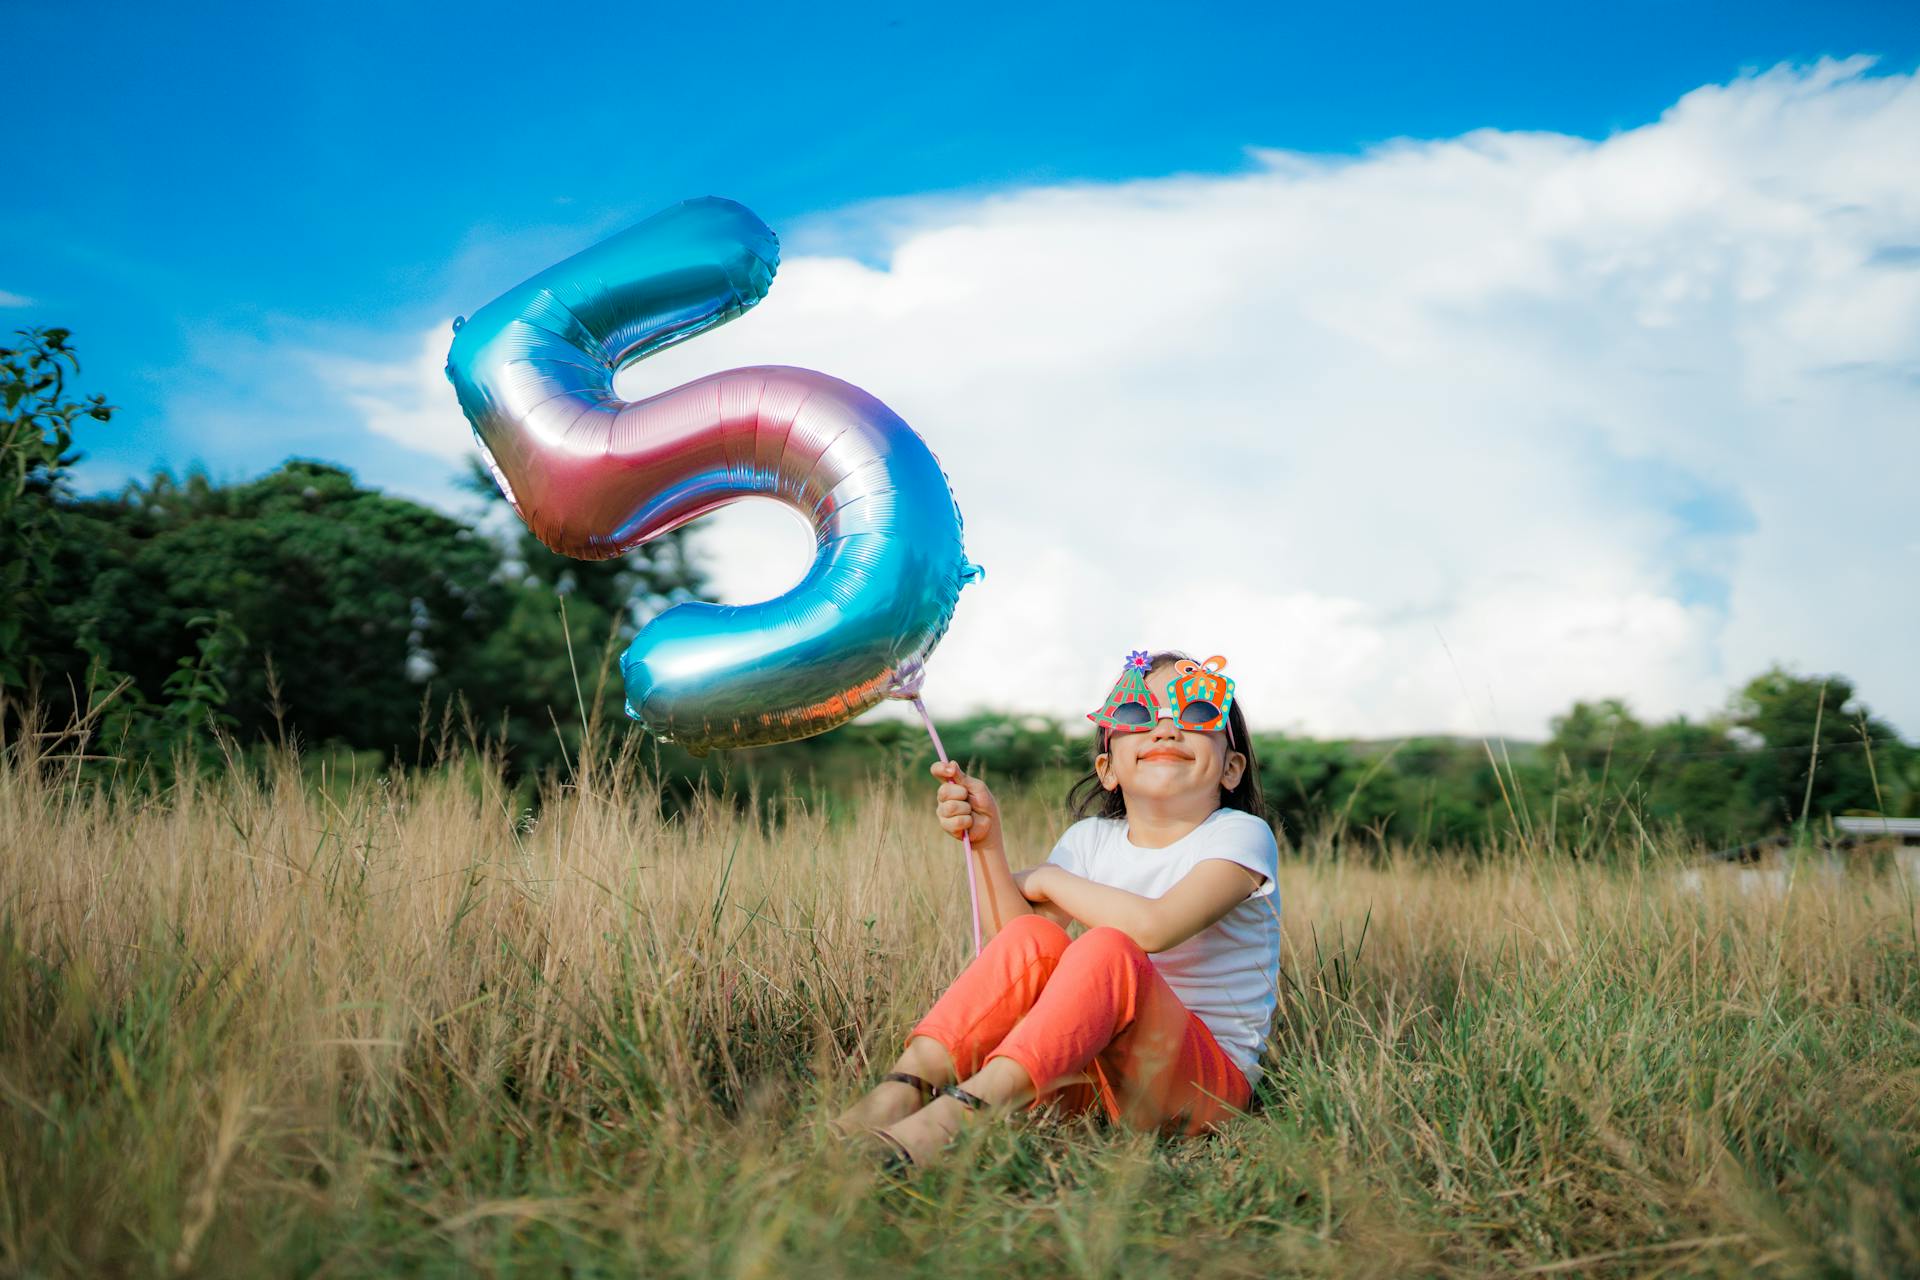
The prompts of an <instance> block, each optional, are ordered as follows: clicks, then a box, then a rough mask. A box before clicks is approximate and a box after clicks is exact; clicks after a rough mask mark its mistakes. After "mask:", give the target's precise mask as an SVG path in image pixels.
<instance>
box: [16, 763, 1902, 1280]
mask: <svg viewBox="0 0 1920 1280" xmlns="http://www.w3.org/2000/svg"><path fill="white" fill-rule="evenodd" d="M619 772H620V771H617V770H614V769H611V768H609V769H605V770H603V771H601V773H600V774H598V775H597V776H595V777H592V778H589V779H587V780H585V781H584V782H582V783H581V784H580V785H578V786H567V787H555V788H553V789H552V790H550V791H549V792H548V793H547V794H546V795H545V796H544V797H543V799H542V803H541V804H540V805H539V807H538V810H537V812H538V815H539V816H538V819H537V820H535V818H534V816H533V814H532V813H531V812H528V811H526V810H520V811H516V810H515V807H514V802H513V800H512V799H510V797H509V793H508V792H507V791H506V790H504V789H503V787H502V786H501V784H500V781H499V779H498V776H497V774H496V773H495V772H494V771H493V770H492V769H491V768H489V767H488V766H487V765H486V764H485V763H484V762H480V761H473V760H468V761H465V762H463V763H459V764H455V765H448V766H444V767H441V768H437V769H432V770H426V771H421V772H416V773H412V774H407V775H404V776H392V777H382V776H371V777H360V778H332V779H329V780H328V784H327V785H326V786H325V787H316V786H313V785H311V784H310V782H309V781H306V780H303V777H302V773H301V770H300V767H299V765H298V764H297V762H295V761H293V760H292V759H290V758H288V757H281V758H279V759H278V760H277V761H275V762H273V763H272V764H270V765H269V767H268V768H267V769H266V770H265V772H264V774H262V773H261V772H259V771H258V770H253V769H239V768H235V769H232V770H230V771H229V772H227V773H225V774H222V775H218V776H212V777H202V778H201V779H199V780H197V781H189V782H186V783H182V784H180V785H177V786H175V787H173V788H171V789H168V790H165V791H160V792H157V793H151V794H141V793H138V792H136V791H134V790H132V789H126V788H121V789H118V790H115V789H113V788H108V789H106V790H104V791H103V790H100V789H97V788H94V787H92V786H87V787H82V786H79V785H77V784H75V783H74V782H73V781H72V779H71V778H69V777H67V776H66V775H65V774H63V773H61V772H60V771H59V770H58V769H56V768H52V767H43V768H41V769H39V770H34V769H29V768H27V767H25V766H24V765H23V764H22V763H21V762H20V760H19V759H17V758H15V759H11V760H9V761H7V762H6V763H5V764H4V766H0V1269H4V1270H5V1271H6V1272H7V1273H9V1274H20V1275H98V1274H130V1275H165V1274H200V1275H228V1274H233V1275H262V1274H278V1275H295V1274H300V1275H320V1274H324V1275H329V1276H350V1275H368V1274H393V1273H421V1274H437V1275H438V1274H444V1275H453V1274H463V1275H464V1274H483V1275H491V1274H508V1273H522V1272H524V1273H531V1274H570V1275H594V1274H607V1275H633V1274H644V1275H675V1276H678V1275H685V1276H709V1275H744V1276H756V1275H768V1276H773V1275H779V1276H810V1275H842V1274H863V1275H864V1274H922V1275H953V1274H965V1273H991V1274H1011V1275H1034V1276H1049V1277H1054V1276H1104V1275H1115V1274H1123V1273H1125V1274H1155V1275H1160V1274H1192V1275H1249V1276H1253V1275H1259V1276H1269V1275H1276V1274H1307V1275H1318V1274H1330V1275H1382V1276H1397V1275H1479V1274H1485V1273H1489V1272H1510V1271H1519V1272H1533V1273H1541V1274H1565V1275H1654V1274H1670V1275H1701V1274H1713V1275H1747V1274H1752V1273H1754V1272H1768V1273H1777V1274H1834V1275H1838V1274H1858V1275H1886V1276H1892V1275H1902V1274H1904V1275H1914V1274H1916V1273H1920V1133H1917V1131H1916V1124H1917V1122H1920V1117H1917V1115H1916V1106H1917V1104H1920V934H1917V933H1916V915H1915V910H1914V901H1913V894H1912V893H1911V891H1910V885H1909V884H1908V883H1907V882H1906V880H1905V879H1904V877H1902V876H1901V875H1900V874H1899V873H1898V872H1897V870H1895V869H1893V868H1892V867H1890V866H1889V860H1888V859H1887V858H1886V857H1885V856H1884V855H1883V856H1880V857H1879V858H1877V859H1876V858H1875V857H1873V856H1872V855H1862V856H1860V857H1859V858H1858V859H1856V865H1855V866H1854V868H1853V869H1852V870H1851V871H1849V872H1848V873H1847V874H1845V875H1842V876H1833V875H1829V874H1825V873H1820V874H1815V873H1811V872H1809V873H1808V874H1806V875H1796V876H1794V877H1793V878H1792V880H1791V882H1790V884H1789V885H1788V886H1787V888H1786V891H1785V892H1777V891H1768V890H1764V889H1763V890H1754V889H1752V888H1751V886H1746V885H1745V884H1744V882H1737V881H1736V880H1735V878H1734V873H1731V872H1720V871H1715V872H1714V873H1712V874H1709V875H1707V876H1705V877H1704V878H1703V879H1702V880H1697V881H1695V882H1694V883H1692V884H1685V883H1682V882H1681V880H1680V877H1679V876H1678V875H1677V874H1676V868H1677V867H1678V865H1679V863H1680V861H1681V859H1682V856H1683V854H1684V853H1686V852H1687V851H1683V850H1680V849H1678V848H1672V849H1666V850H1662V849H1660V848H1659V847H1658V846H1657V841H1654V840H1649V839H1644V838H1641V837H1640V836H1639V835H1638V834H1637V833H1636V835H1635V837H1634V838H1635V840H1636V841H1637V843H1636V845H1635V846H1634V847H1628V848H1622V849H1621V850H1618V851H1615V853H1614V855H1613V856H1612V857H1610V858H1609V859H1607V860H1606V861H1604V862H1586V863H1574V862H1572V861H1570V860H1569V859H1567V858H1566V857H1565V856H1564V855H1559V856H1556V855H1555V854H1554V853H1552V852H1551V851H1549V850H1546V849H1543V848H1539V847H1528V846H1526V845H1524V844H1522V843H1519V842H1516V843H1515V845H1514V847H1512V848H1510V849H1508V850H1506V851H1504V852H1502V853H1499V854H1497V855H1493V856H1490V857H1486V858H1483V859H1481V860H1479V861H1477V862H1473V863H1469V862H1467V861H1464V860H1460V859H1449V858H1445V857H1442V856H1439V855H1435V854H1432V853H1431V852H1429V851H1421V850H1399V851H1396V852H1391V853H1388V854H1383V855H1372V856H1367V857H1346V858H1342V857H1338V856H1336V855H1335V852H1334V851H1333V850H1332V849H1331V847H1330V846H1328V845H1327V844H1326V843H1324V842H1314V841H1309V842H1307V845H1306V847H1305V848H1303V849H1294V850H1292V851H1291V852H1290V853H1289V854H1288V856H1287V857H1286V858H1285V859H1284V860H1283V863H1282V870H1281V881H1282V884H1281V888H1282V893H1283V895H1284V897H1285V904H1286V905H1285V922H1286V957H1285V966H1286V975H1285V979H1284V989H1283V991H1282V1001H1281V1012H1282V1017H1281V1019H1280V1021H1279V1022H1278V1023H1277V1026H1276V1031H1275V1035H1274V1041H1273V1044H1272V1046H1271V1048H1270V1051H1269V1055H1268V1057H1269V1063H1270V1066H1269V1072H1268V1076H1267V1080H1266V1082H1265V1084H1264V1086H1263V1088H1262V1094H1261V1103H1262V1105H1261V1107H1260V1109H1259V1110H1257V1112H1256V1113H1255V1114H1253V1115H1251V1116H1249V1117H1247V1118H1245V1119H1243V1120H1239V1121H1236V1122H1235V1124H1234V1125H1233V1127H1232V1128H1231V1130H1230V1131H1228V1132H1227V1133H1225V1134H1224V1135H1222V1136H1220V1137H1218V1138H1216V1139H1213V1140H1210V1141H1207V1142H1203V1143H1179V1142H1162V1141H1156V1140H1154V1139H1151V1138H1148V1137H1143V1136H1140V1135H1133V1134H1126V1133H1116V1132H1109V1131H1106V1130H1103V1129H1100V1128H1097V1127H1092V1126H1089V1125H1086V1124H1084V1123H1079V1122H1075V1123H1049V1122H1040V1121H1032V1122H1027V1123H1024V1124H1015V1125H1010V1126H1006V1127H1003V1128H992V1129H989V1128H978V1129H976V1130H975V1131H974V1132H973V1133H972V1134H971V1135H970V1136H969V1138H968V1149H966V1150H964V1151H962V1152H961V1153H959V1154H958V1155H957V1156H956V1158H954V1159H953V1160H951V1161H950V1162H949V1163H948V1164H947V1165H946V1166H945V1167H943V1168H941V1169H938V1170H935V1171H932V1172H930V1173H929V1174H927V1175H926V1176H925V1177H924V1178H922V1179H920V1180H919V1181H917V1182H914V1183H911V1184H907V1185H900V1186H895V1185H889V1184H886V1183H878V1182H876V1181H875V1179H874V1177H873V1176H872V1175H871V1174H870V1173H869V1172H868V1170H867V1169H866V1167H865V1165H864V1164H863V1162H862V1161H860V1160H859V1159H857V1158H854V1157H853V1156H851V1155H849V1154H848V1153H846V1152H844V1151H842V1150H840V1149H839V1148H838V1147H837V1146H836V1145H835V1144H834V1143H833V1142H832V1141H831V1140H830V1139H829V1138H827V1137H826V1136H825V1135H824V1134H823V1132H822V1130H821V1127H820V1121H821V1120H822V1118H823V1117H824V1116H826V1115H830V1114H832V1112H833V1110H835V1109H837V1107H838V1106H840V1105H843V1104H844V1103H845V1101H846V1100H848V1099H849V1098H850V1097H851V1096H852V1094H853V1092H854V1090H855V1089H856V1088H857V1087H861V1084H862V1082H864V1081H866V1080H868V1079H869V1078H870V1076H871V1074H872V1073H874V1072H876V1071H878V1070H880V1069H882V1066H881V1063H882V1061H883V1060H886V1059H890V1057H891V1055H892V1053H893V1052H894V1051H895V1050H896V1049H897V1047H898V1041H899V1039H900V1037H901V1035H902V1034H903V1032H904V1031H905V1029H906V1028H907V1027H908V1026H909V1025H910V1023H911V1021H912V1019H913V1018H914V1017H915V1016H916V1015H917V1014H918V1013H919V1012H920V1011H921V1010H922V1009H923V1008H924V1007H925V1006H926V1005H927V1004H928V1003H929V1002H930V1001H931V999H932V998H933V997H934V995H936V994H937V992H938V991H939V990H940V989H941V987H942V986H943V984H944V983H945V981H946V980H947V978H948V977H949V976H950V975H951V974H952V973H953V972H954V971H955V970H956V969H957V968H958V966H959V965H960V964H961V963H962V961H963V957H964V953H965V951H966V939H965V934H966V932H967V924H966V918H965V917H966V910H967V899H966V887H965V881H964V878H963V871H962V867H961V863H960V859H959V855H958V851H957V847H956V846H955V845H953V843H952V842H951V841H949V840H947V839H946V838H945V837H944V836H942V835H941V834H940V833H939V832H938V830H937V828H936V827H935V826H934V824H933V822H932V821H931V819H930V817H929V816H928V814H929V811H930V787H929V786H927V785H922V784H921V783H920V781H919V780H918V779H909V780H906V781H905V782H895V781H886V780H881V781H876V782H875V784H874V785H873V787H872V788H871V790H870V792H869V794H868V796H867V798H866V800H865V802H864V803H863V804H861V805H860V806H858V808H857V809H856V811H855V812H854V813H853V814H852V816H851V817H850V818H848V819H846V820H844V821H841V822H838V823H835V824H828V823H826V822H825V821H824V820H823V819H820V818H817V817H813V816H809V813H808V811H807V809H806V807H805V806H804V805H787V806H785V807H784V813H785V818H784V821H783V822H782V824H781V825H779V826H778V828H777V829H770V828H769V825H768V824H767V823H765V822H764V821H761V820H756V819H755V818H753V817H751V816H746V814H747V813H748V812H750V811H743V810H742V809H741V808H739V807H738V806H736V805H733V804H730V803H728V802H726V801H724V800H722V799H717V798H712V797H708V798H705V799H703V800H701V801H699V802H698V803H696V804H695V806H694V807H693V809H692V810H691V811H690V812H689V813H687V814H685V815H683V816H681V817H679V818H676V819H674V820H671V821H668V820H663V819H661V818H660V817H659V816H657V815H658V812H659V806H658V805H657V803H656V797H655V796H654V795H652V794H651V793H649V792H648V791H647V790H646V788H645V786H644V784H640V783H634V782H630V781H629V782H625V783H617V782H615V781H613V778H614V777H615V776H616V775H617V774H618V773H619ZM625 776H629V777H631V776H632V773H631V771H627V772H626V775H625ZM1055 804H1056V797H1054V796H1051V795H1036V796H1020V797H1013V798H1010V799H1009V801H1008V805H1009V817H1008V827H1009V833H1010V841H1011V846H1012V847H1013V848H1014V849H1015V851H1016V854H1015V857H1016V861H1021V860H1024V861H1027V862H1032V861H1038V860H1039V858H1040V857H1041V856H1043V855H1044V853H1045V851H1046V849H1047V847H1048V845H1049V843H1050V840H1051V838H1052V835H1053V834H1055V833H1057V831H1058V829H1059V826H1060V822H1061V820H1060V817H1059V815H1058V813H1057V812H1056V810H1055V808H1054V806H1055ZM1623 825H1624V824H1623Z"/></svg>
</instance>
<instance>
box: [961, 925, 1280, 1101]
mask: <svg viewBox="0 0 1920 1280" xmlns="http://www.w3.org/2000/svg"><path fill="white" fill-rule="evenodd" d="M988 1056H989V1059H990V1060H991V1059H999V1058H1008V1059H1011V1060H1012V1061H1013V1062H1015V1063H1018V1064H1019V1066H1020V1067H1021V1068H1022V1069H1023V1071H1024V1073H1025V1074H1026V1075H1027V1077H1028V1078H1029V1079H1030V1080H1033V1081H1037V1082H1039V1084H1040V1086H1041V1088H1042V1090H1043V1091H1045V1090H1046V1089H1048V1088H1049V1087H1058V1086H1060V1085H1066V1084H1070V1083H1074V1082H1077V1081H1081V1080H1085V1079H1086V1078H1087V1077H1088V1076H1089V1075H1091V1077H1092V1082H1093V1085H1094V1088H1095V1090H1096V1092H1097V1094H1098V1096H1099V1098H1100V1102H1101V1104H1102V1105H1103V1106H1104V1108H1105V1110H1106V1112H1107V1114H1108V1116H1110V1117H1111V1118H1112V1119H1114V1120H1115V1121H1117V1122H1119V1123H1121V1124H1125V1125H1127V1126H1129V1127H1130V1128H1136V1129H1161V1128H1167V1129H1172V1130H1175V1131H1178V1132H1183V1133H1199V1132H1201V1131H1203V1130H1205V1129H1207V1128H1209V1127H1211V1126H1213V1125H1215V1124H1217V1123H1219V1122H1220V1121H1222V1120H1224V1119H1226V1118H1227V1117H1228V1116H1229V1115H1231V1114H1232V1113H1233V1112H1235V1111H1240V1110H1244V1109H1245V1108H1246V1106H1247V1103H1248V1102H1249V1101H1250V1095H1251V1090H1250V1089H1249V1088H1248V1086H1247V1077H1246V1074H1245V1073H1244V1072H1243V1071H1241V1070H1240V1068H1239V1066H1238V1065H1236V1064H1235V1063H1234V1061H1233V1060H1232V1059H1231V1058H1229V1057H1228V1056H1227V1054H1226V1051H1225V1050H1223V1049H1222V1048H1220V1046H1219V1044H1218V1043H1217V1042H1216V1041H1215V1040H1214V1038H1213V1034H1212V1033H1211V1032H1210V1031H1208V1030H1207V1026H1206V1024H1205V1023H1204V1022H1202V1021H1201V1020H1200V1018H1199V1016H1198V1015H1196V1014H1195V1013H1193V1012H1192V1011H1191V1010H1189V1009H1188V1008H1187V1007H1186V1006H1185V1005H1183V1004H1181V1003H1180V997H1179V996H1177V995H1175V994H1174V992H1173V988H1172V987H1169V986H1168V985H1167V981H1166V979H1165V978H1162V977H1161V976H1160V973H1159V971H1158V970H1157V969H1155V968H1154V967H1153V962H1152V961H1151V960H1149V959H1148V958H1147V953H1146V952H1145V951H1143V950H1142V949H1141V948H1140V945H1139V944H1138V943H1136V942H1135V941H1134V940H1133V939H1132V938H1130V937H1128V936H1127V935H1126V934H1125V933H1123V932H1121V931H1120V930H1118V929H1108V928H1102V929H1089V930H1088V931H1087V932H1086V933H1085V934H1083V935H1081V937H1080V938H1079V939H1077V940H1076V941H1075V942H1074V943H1073V945H1072V946H1070V947H1068V948H1067V951H1066V954H1065V955H1064V956H1062V957H1061V959H1060V962H1059V964H1058V965H1057V966H1056V967H1055V969H1054V974H1053V978H1052V980H1051V981H1050V982H1049V983H1048V985H1047V989H1046V991H1045V992H1044V993H1042V995H1041V997H1040V999H1039V1001H1038V1002H1036V1003H1035V1005H1034V1007H1033V1010H1032V1011H1031V1012H1030V1013H1029V1014H1028V1015H1027V1017H1026V1018H1025V1019H1023V1020H1022V1021H1021V1023H1020V1025H1019V1026H1017V1027H1015V1028H1014V1029H1013V1031H1012V1033H1011V1034H1009V1035H1008V1036H1007V1037H1006V1038H1005V1039H1003V1040H1002V1041H1001V1042H1000V1044H999V1046H998V1047H997V1048H995V1049H994V1051H993V1052H992V1053H991V1054H989V1055H988Z"/></svg>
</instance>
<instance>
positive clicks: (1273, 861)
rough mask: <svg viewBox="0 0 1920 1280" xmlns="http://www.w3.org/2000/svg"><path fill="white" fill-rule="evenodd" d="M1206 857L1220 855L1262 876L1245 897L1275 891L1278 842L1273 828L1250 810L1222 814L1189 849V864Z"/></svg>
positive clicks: (1267, 895) (1267, 894)
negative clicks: (1256, 886) (1192, 848)
mask: <svg viewBox="0 0 1920 1280" xmlns="http://www.w3.org/2000/svg"><path fill="white" fill-rule="evenodd" d="M1209 858H1222V859H1224V860H1226V861H1228V862H1232V863H1237V864H1238V865H1240V866H1243V867H1245V868H1246V869H1247V870H1249V871H1252V872H1255V873H1257V874H1259V875H1262V876H1265V877H1266V880H1265V882H1264V883H1262V884H1261V886H1260V887H1259V888H1258V889H1255V890H1254V891H1253V892H1252V893H1250V894H1248V895H1247V897H1248V898H1249V899H1253V898H1267V897H1271V896H1273V894H1275V893H1277V892H1278V891H1279V878H1280V846H1279V844H1278V843H1277V842H1276V841H1275V840H1274V838H1273V828H1272V827H1269V826H1268V825H1267V824H1266V823H1264V822H1262V821H1261V820H1260V819H1259V818H1256V817H1254V816H1253V815H1252V814H1250V813H1241V812H1240V811H1238V810H1234V811H1232V813H1231V814H1230V815H1226V814H1223V815H1222V816H1221V817H1220V819H1219V820H1218V821H1216V822H1214V823H1213V824H1212V825H1211V826H1210V827H1209V829H1208V831H1207V839H1206V840H1205V841H1204V842H1203V843H1202V844H1201V845H1200V847H1199V848H1198V849H1196V850H1195V851H1194V853H1193V864H1198V863H1201V862H1205V861H1206V860H1207V859H1209Z"/></svg>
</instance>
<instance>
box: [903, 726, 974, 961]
mask: <svg viewBox="0 0 1920 1280" xmlns="http://www.w3.org/2000/svg"><path fill="white" fill-rule="evenodd" d="M913 709H914V710H915V711H918V712H919V713H920V721H921V723H923V724H925V725H926V726H927V736H928V737H929V738H932V739H933V749H934V751H935V752H936V753H937V754H938V755H939V757H940V763H941V764H947V763H948V760H947V749H946V748H945V747H943V746H941V745H940V731H939V730H938V729H936V728H934V727H933V717H932V716H930V715H928V714H927V704H926V703H924V702H922V701H920V695H919V694H917V693H916V694H915V695H914V696H913ZM960 840H961V843H963V844H965V845H966V846H967V897H968V899H969V900H970V901H971V902H972V903H973V954H975V955H979V954H980V887H979V886H978V885H977V884H975V883H974V871H973V833H972V832H970V831H962V832H961V833H960Z"/></svg>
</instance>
